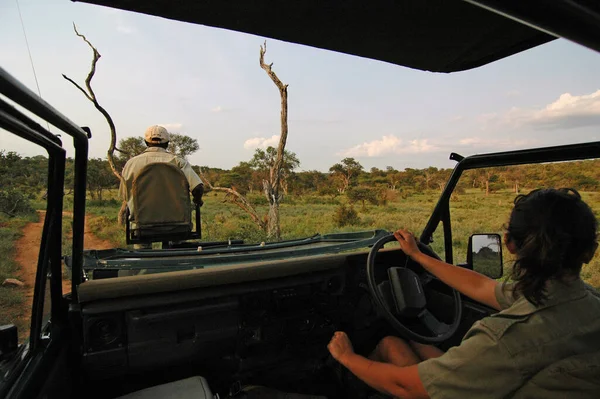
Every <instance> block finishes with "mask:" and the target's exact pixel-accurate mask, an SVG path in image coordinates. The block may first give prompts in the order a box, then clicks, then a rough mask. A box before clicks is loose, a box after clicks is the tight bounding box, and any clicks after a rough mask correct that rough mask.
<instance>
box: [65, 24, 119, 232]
mask: <svg viewBox="0 0 600 399" xmlns="http://www.w3.org/2000/svg"><path fill="white" fill-rule="evenodd" d="M73 30H74V31H75V34H76V35H77V36H79V37H80V38H81V39H83V41H84V42H86V43H87V45H88V46H90V48H91V49H92V52H93V58H92V65H91V67H90V72H89V73H88V76H87V78H86V79H85V87H86V89H83V88H82V87H81V86H80V85H78V84H77V83H76V82H75V81H74V80H73V79H71V78H69V77H68V76H67V75H65V74H63V75H62V76H63V78H65V79H66V80H68V81H69V82H71V83H72V84H73V85H74V86H75V87H77V88H78V89H79V90H80V91H81V92H82V93H83V95H84V96H85V97H86V98H87V99H88V100H90V101H91V102H92V103H93V104H94V107H96V109H97V110H98V111H99V112H100V113H101V114H102V115H103V116H104V118H105V119H106V122H107V123H108V127H109V129H110V145H109V147H108V151H107V153H106V158H107V159H108V164H109V165H110V169H111V170H112V172H113V174H114V175H115V176H116V177H117V179H119V181H122V180H123V176H122V175H121V171H120V170H118V169H117V167H116V165H115V160H114V152H115V150H116V151H119V152H121V153H125V152H124V151H121V150H120V149H118V148H117V128H116V127H115V123H114V122H113V120H112V117H111V116H110V114H109V113H108V112H107V111H106V109H104V107H102V106H101V105H100V103H99V102H98V99H97V98H96V93H94V90H93V89H92V79H93V77H94V74H95V73H96V63H97V62H98V60H99V59H100V57H101V55H100V53H99V52H98V50H97V49H96V47H94V45H93V44H92V43H90V41H89V40H88V39H87V38H86V37H85V36H84V35H82V34H81V33H79V32H78V31H77V26H76V25H75V23H73ZM126 205H127V203H126V202H125V201H123V203H122V204H121V209H120V210H119V223H120V224H124V223H125V207H126Z"/></svg>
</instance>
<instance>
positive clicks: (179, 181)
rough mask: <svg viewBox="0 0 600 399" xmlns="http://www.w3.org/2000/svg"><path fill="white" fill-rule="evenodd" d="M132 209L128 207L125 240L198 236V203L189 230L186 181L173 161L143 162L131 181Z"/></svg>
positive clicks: (135, 240) (142, 240)
mask: <svg viewBox="0 0 600 399" xmlns="http://www.w3.org/2000/svg"><path fill="white" fill-rule="evenodd" d="M131 196H132V199H133V201H132V202H133V206H132V207H133V210H131V209H129V208H128V209H127V228H126V235H127V238H126V239H127V244H139V243H151V242H157V241H162V242H168V241H182V240H188V239H198V238H201V227H200V206H199V205H196V231H193V230H192V226H193V225H192V218H191V213H192V212H191V201H190V187H189V183H188V181H187V179H186V177H185V175H184V174H183V172H182V171H181V169H180V168H179V167H178V166H177V165H174V164H171V163H166V162H155V163H150V164H148V165H146V166H145V167H144V168H143V169H142V170H141V171H140V173H139V174H138V175H137V176H136V177H135V179H134V180H133V183H132V188H131Z"/></svg>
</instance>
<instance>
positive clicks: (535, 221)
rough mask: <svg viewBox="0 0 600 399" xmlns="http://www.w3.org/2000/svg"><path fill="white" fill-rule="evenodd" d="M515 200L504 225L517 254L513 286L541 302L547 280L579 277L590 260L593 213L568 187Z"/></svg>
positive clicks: (530, 194) (529, 298)
mask: <svg viewBox="0 0 600 399" xmlns="http://www.w3.org/2000/svg"><path fill="white" fill-rule="evenodd" d="M514 203H515V207H514V208H513V210H512V213H511V215H510V220H509V222H508V228H507V230H508V231H507V233H508V237H507V239H508V241H509V242H512V244H513V245H514V246H515V248H516V256H517V260H516V261H515V264H514V266H513V271H512V278H513V279H514V280H515V281H516V284H515V290H514V292H515V293H516V294H517V295H523V296H524V297H525V298H526V299H527V300H528V301H529V302H531V303H533V304H534V305H541V304H543V302H544V301H545V300H546V299H547V296H546V292H545V285H546V282H547V281H548V280H551V279H562V278H564V277H578V276H579V273H580V272H581V266H582V265H583V264H584V263H587V262H589V261H590V259H591V257H592V255H593V253H594V251H595V249H596V247H597V242H596V229H597V221H596V217H595V216H594V213H593V212H592V210H591V209H590V207H589V206H588V205H587V204H586V203H585V202H583V200H582V199H581V195H579V193H578V192H577V191H576V190H574V189H572V188H561V189H539V190H533V191H532V192H530V193H529V194H527V195H518V196H517V197H516V198H515V202H514Z"/></svg>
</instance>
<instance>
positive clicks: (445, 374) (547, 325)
mask: <svg viewBox="0 0 600 399" xmlns="http://www.w3.org/2000/svg"><path fill="white" fill-rule="evenodd" d="M503 286H504V287H505V289H503ZM547 295H548V300H547V301H546V302H545V303H544V305H542V306H540V307H535V306H534V305H532V304H531V303H530V302H529V301H527V300H526V299H525V298H524V297H520V298H519V299H517V300H514V299H513V297H512V286H511V285H509V284H507V285H503V284H500V283H499V284H497V286H496V298H497V300H498V303H499V304H500V305H501V306H502V308H503V310H502V311H501V312H499V313H496V314H494V315H491V316H490V317H486V318H484V319H482V320H480V321H477V322H476V323H474V324H473V327H471V329H470V330H469V331H468V332H467V334H466V335H465V337H464V338H463V341H462V343H461V344H460V345H459V346H457V347H454V348H451V349H449V350H448V352H446V353H445V354H444V355H442V356H440V357H439V358H436V359H429V360H425V361H423V362H421V363H420V364H419V365H418V371H419V376H420V378H421V381H422V383H423V386H424V387H425V389H426V390H427V393H428V394H429V396H430V397H431V398H433V399H437V398H461V399H462V398H515V399H516V398H519V399H524V398H544V399H555V398H556V399H558V398H565V399H567V398H569V399H570V398H573V399H578V398H600V298H599V297H598V296H597V295H598V293H597V292H595V291H594V290H593V289H591V288H588V287H586V285H585V284H584V283H583V281H582V280H580V279H578V280H576V281H574V282H573V283H570V284H568V285H567V284H565V283H561V282H558V281H552V282H549V283H548V289H547Z"/></svg>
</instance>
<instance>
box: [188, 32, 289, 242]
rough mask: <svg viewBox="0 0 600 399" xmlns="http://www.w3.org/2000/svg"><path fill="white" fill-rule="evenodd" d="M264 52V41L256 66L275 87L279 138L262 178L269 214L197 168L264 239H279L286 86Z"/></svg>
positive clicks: (205, 179) (286, 129) (202, 177)
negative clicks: (265, 176) (261, 213)
mask: <svg viewBox="0 0 600 399" xmlns="http://www.w3.org/2000/svg"><path fill="white" fill-rule="evenodd" d="M266 52H267V42H265V44H264V46H260V57H259V63H260V67H261V68H262V69H264V70H265V71H266V72H267V75H269V77H270V78H271V80H272V81H273V83H275V85H276V86H277V88H278V89H279V94H280V96H281V136H280V138H279V146H278V147H277V156H276V158H275V162H274V163H273V165H272V166H271V168H270V170H269V179H268V180H267V179H265V180H263V189H264V193H265V196H266V197H267V200H268V201H269V213H268V214H267V215H266V216H265V217H263V218H261V217H260V216H259V215H258V213H257V212H256V209H255V208H254V207H253V206H252V204H251V203H250V202H249V201H248V200H247V199H246V198H245V197H244V196H243V195H242V194H240V193H239V192H237V191H236V190H235V189H233V188H227V187H215V186H213V185H212V184H211V183H210V181H208V179H207V178H206V176H205V175H204V174H203V173H202V170H200V178H201V179H202V181H203V182H204V184H205V185H206V186H207V187H209V188H210V189H211V190H214V191H221V192H225V193H227V195H226V197H225V199H226V201H228V202H231V203H234V204H236V205H237V206H238V207H240V208H241V209H242V210H244V211H245V212H246V213H248V214H249V215H250V217H251V218H252V220H253V221H254V223H255V224H256V225H258V226H259V227H260V228H261V229H262V230H263V231H266V233H267V238H269V239H273V238H274V239H276V240H277V241H279V240H280V239H281V228H280V222H279V203H280V201H281V199H282V197H283V195H282V193H281V190H283V189H285V187H283V179H282V177H283V176H282V173H283V161H284V159H283V156H284V150H285V143H286V141H287V135H288V124H287V111H288V106H287V87H288V85H286V84H283V83H282V82H281V80H279V78H278V77H277V75H276V74H275V72H273V70H272V66H273V64H272V63H271V64H265V53H266Z"/></svg>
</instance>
